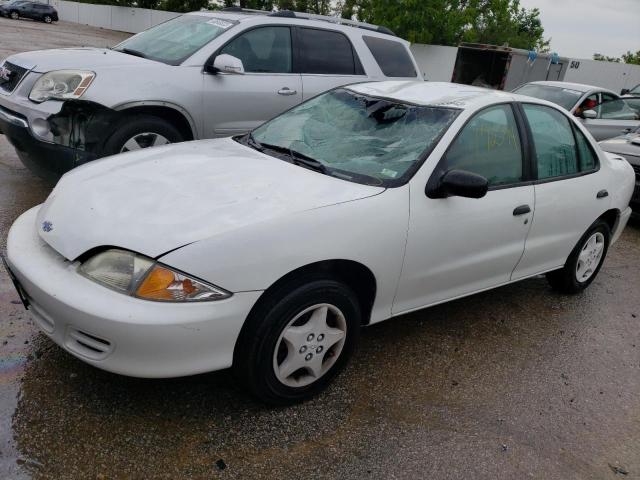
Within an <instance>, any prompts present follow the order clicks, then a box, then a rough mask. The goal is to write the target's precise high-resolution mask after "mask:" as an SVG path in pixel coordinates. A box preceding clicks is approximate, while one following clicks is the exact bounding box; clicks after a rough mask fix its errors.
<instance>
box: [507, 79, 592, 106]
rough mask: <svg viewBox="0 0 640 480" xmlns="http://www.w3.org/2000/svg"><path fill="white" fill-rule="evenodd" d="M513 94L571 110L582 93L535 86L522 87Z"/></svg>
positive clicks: (546, 86) (566, 89)
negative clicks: (545, 101)
mask: <svg viewBox="0 0 640 480" xmlns="http://www.w3.org/2000/svg"><path fill="white" fill-rule="evenodd" d="M513 93H517V94H518V95H528V96H530V97H534V98H539V99H541V100H547V101H548V102H552V103H555V104H556V105H560V106H561V107H562V108H564V109H565V110H571V109H572V108H573V107H574V106H575V105H576V103H577V102H578V100H580V98H581V97H582V95H583V92H579V91H578V90H571V89H570V88H562V87H551V86H549V85H535V84H529V85H523V86H522V87H520V88H516V89H515V90H514V91H513Z"/></svg>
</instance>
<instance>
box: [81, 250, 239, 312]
mask: <svg viewBox="0 0 640 480" xmlns="http://www.w3.org/2000/svg"><path fill="white" fill-rule="evenodd" d="M79 270H80V273H82V274H83V275H84V276H86V277H88V278H90V279H91V280H93V281H95V282H98V283H100V284H102V285H104V286H106V287H109V288H112V289H114V290H117V291H119V292H122V293H124V294H127V295H131V296H134V297H138V298H144V299H146V300H158V301H165V302H196V301H206V300H222V299H224V298H228V297H230V296H231V294H230V293H229V292H227V291H226V290H223V289H221V288H219V287H216V286H214V285H209V284H208V283H205V282H203V281H201V280H197V279H195V278H191V277H190V276H188V275H186V274H184V273H182V272H178V271H176V270H173V269H171V268H170V267H168V266H166V265H162V264H161V263H158V262H156V261H155V260H153V259H151V258H148V257H145V256H142V255H137V254H135V253H133V252H128V251H126V250H115V249H114V250H106V251H104V252H101V253H98V254H97V255H95V256H93V257H91V258H90V259H89V260H87V261H86V262H84V263H83V264H82V265H81V266H80V269H79Z"/></svg>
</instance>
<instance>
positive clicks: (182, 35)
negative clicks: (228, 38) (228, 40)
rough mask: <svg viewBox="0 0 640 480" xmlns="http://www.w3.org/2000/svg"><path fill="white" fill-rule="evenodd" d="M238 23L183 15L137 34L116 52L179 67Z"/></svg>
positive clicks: (118, 46)
mask: <svg viewBox="0 0 640 480" xmlns="http://www.w3.org/2000/svg"><path fill="white" fill-rule="evenodd" d="M236 23H237V22H233V21H230V20H225V19H222V18H214V17H210V16H205V15H182V16H180V17H177V18H174V19H173V20H169V21H168V22H165V23H162V24H160V25H158V26H156V27H153V28H150V29H149V30H146V31H144V32H142V33H139V34H138V35H134V36H133V37H131V38H129V39H128V40H125V41H124V42H122V43H120V44H119V45H116V46H115V47H114V50H117V51H120V52H124V53H129V54H132V55H138V56H140V57H143V58H149V59H151V60H157V61H159V62H164V63H168V64H170V65H178V64H179V63H181V62H182V61H184V60H186V59H187V58H189V57H190V56H191V55H193V54H194V53H195V52H196V51H198V50H200V49H201V48H202V47H204V46H205V45H206V44H207V43H209V42H210V41H211V40H213V39H214V38H216V37H217V36H218V35H221V34H222V33H224V32H225V31H227V30H228V29H229V28H231V27H233V26H234V25H235V24H236Z"/></svg>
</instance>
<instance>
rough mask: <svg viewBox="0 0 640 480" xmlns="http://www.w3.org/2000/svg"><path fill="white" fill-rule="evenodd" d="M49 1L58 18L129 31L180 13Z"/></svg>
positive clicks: (55, 0) (134, 30)
mask: <svg viewBox="0 0 640 480" xmlns="http://www.w3.org/2000/svg"><path fill="white" fill-rule="evenodd" d="M49 3H51V5H53V6H54V7H55V8H56V10H58V16H59V17H60V20H64V21H66V22H75V23H81V24H83V25H91V26H92V27H100V28H108V29H110V30H118V31H120V32H129V33H138V32H141V31H143V30H146V29H148V28H151V27H153V26H155V25H158V24H159V23H162V22H166V21H167V20H170V19H172V18H175V17H177V16H179V15H181V14H180V13H175V12H163V11H159V10H149V9H146V8H129V7H116V6H112V5H93V4H90V3H78V2H68V1H67V0H50V2H49Z"/></svg>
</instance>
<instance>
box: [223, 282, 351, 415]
mask: <svg viewBox="0 0 640 480" xmlns="http://www.w3.org/2000/svg"><path fill="white" fill-rule="evenodd" d="M317 304H330V305H332V306H334V307H336V308H337V309H339V311H340V312H341V313H342V314H343V316H344V319H345V320H346V336H345V339H344V343H343V345H342V350H341V351H340V353H339V354H338V356H337V359H335V360H331V358H330V354H329V352H330V351H331V348H327V350H326V351H325V352H324V353H321V355H322V360H321V361H327V358H328V359H329V361H334V362H335V363H333V365H332V366H330V367H329V368H328V370H327V371H326V373H324V374H323V375H322V376H320V377H319V378H318V379H317V380H315V381H312V383H310V384H308V385H305V386H301V387H292V386H290V385H285V384H284V383H283V382H281V381H280V380H279V379H278V377H277V375H276V372H275V366H274V355H275V354H276V348H277V346H278V344H279V340H280V336H281V334H283V331H284V330H285V327H288V326H289V323H290V322H291V321H292V320H293V319H294V318H295V317H296V315H298V314H299V313H300V312H304V310H305V309H307V308H310V307H312V306H315V305H317ZM360 320H361V313H360V306H359V303H358V299H357V297H356V295H355V293H354V292H353V291H352V290H351V289H350V288H349V287H348V286H346V285H345V284H343V283H342V282H339V281H336V280H334V279H330V278H322V277H307V278H303V279H301V278H298V279H297V280H296V281H295V282H292V283H289V284H287V285H285V286H284V287H283V288H280V289H279V290H278V292H275V293H273V294H272V295H270V296H269V297H268V298H267V299H266V300H265V301H262V302H261V303H260V304H259V305H258V306H257V307H256V308H255V309H254V310H253V311H252V313H251V314H250V316H249V318H248V319H247V323H246V324H245V326H244V327H243V330H242V333H241V335H240V338H239V339H238V344H237V345H236V349H235V352H234V364H233V370H234V374H235V376H236V378H237V379H238V380H239V381H240V382H242V383H243V384H244V385H245V387H246V388H247V389H248V390H249V392H250V393H251V394H253V395H254V396H255V397H256V398H258V399H259V400H261V401H263V402H265V403H267V404H270V405H291V404H294V403H298V402H301V401H303V400H307V399H309V398H311V397H313V396H314V395H317V394H318V393H320V392H321V391H322V390H324V389H325V388H326V387H327V385H329V383H330V382H331V380H333V378H335V376H336V375H337V374H338V373H339V372H340V371H341V370H342V369H343V368H344V366H345V365H346V364H347V362H348V360H349V358H350V357H351V355H352V354H353V352H354V350H355V348H356V345H357V343H358V340H359V338H360ZM316 340H317V339H316ZM312 348H316V346H315V345H314V346H313V347H312ZM309 351H311V350H309ZM289 354H290V353H287V355H289ZM307 354H308V352H307ZM328 355H329V356H328ZM302 371H303V370H300V372H302Z"/></svg>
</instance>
